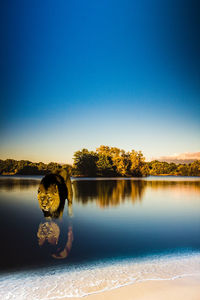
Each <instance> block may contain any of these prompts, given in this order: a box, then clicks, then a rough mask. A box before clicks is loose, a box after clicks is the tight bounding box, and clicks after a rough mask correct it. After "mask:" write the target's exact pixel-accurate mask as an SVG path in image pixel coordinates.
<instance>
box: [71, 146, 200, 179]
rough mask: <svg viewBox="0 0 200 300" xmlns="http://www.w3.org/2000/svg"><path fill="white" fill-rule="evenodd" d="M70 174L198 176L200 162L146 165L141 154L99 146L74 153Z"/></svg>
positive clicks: (152, 162) (149, 163)
mask: <svg viewBox="0 0 200 300" xmlns="http://www.w3.org/2000/svg"><path fill="white" fill-rule="evenodd" d="M73 173H74V174H75V175H79V176H89V177H92V176H100V177H104V176H105V177H107V176H108V177H111V176H120V177H143V176H149V175H180V176H200V161H199V160H196V161H194V162H193V163H190V164H175V163H167V162H160V161H157V160H154V161H151V162H146V161H145V158H144V156H143V154H142V152H141V151H135V150H131V151H128V152H126V151H124V150H123V149H119V148H116V147H109V146H103V145H102V146H100V147H99V148H97V149H96V151H89V150H88V149H82V150H80V151H77V152H75V153H74V165H73Z"/></svg>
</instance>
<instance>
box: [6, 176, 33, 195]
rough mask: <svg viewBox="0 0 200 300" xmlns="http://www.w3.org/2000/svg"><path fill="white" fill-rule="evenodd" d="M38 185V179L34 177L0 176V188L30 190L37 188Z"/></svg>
mask: <svg viewBox="0 0 200 300" xmlns="http://www.w3.org/2000/svg"><path fill="white" fill-rule="evenodd" d="M37 185H38V180H34V179H21V178H20V179H15V178H8V179H6V178H2V179H1V178H0V190H6V191H8V192H9V191H17V190H20V191H22V190H28V189H30V188H35V187H36V186H37Z"/></svg>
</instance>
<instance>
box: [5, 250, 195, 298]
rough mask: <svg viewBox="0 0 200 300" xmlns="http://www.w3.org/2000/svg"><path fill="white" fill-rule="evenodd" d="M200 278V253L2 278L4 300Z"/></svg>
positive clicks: (20, 274)
mask: <svg viewBox="0 0 200 300" xmlns="http://www.w3.org/2000/svg"><path fill="white" fill-rule="evenodd" d="M193 275H200V253H190V254H179V255H164V256H159V257H149V258H146V259H140V260H139V259H137V260H136V259H122V260H121V261H120V260H118V261H108V262H106V263H105V262H102V263H101V262H99V263H96V264H91V265H89V264H88V265H85V266H82V267H79V268H78V267H70V268H69V269H68V268H67V266H58V267H54V268H53V267H52V268H50V267H48V268H45V269H42V270H40V271H39V270H37V271H32V272H31V271H28V272H19V273H13V274H12V273H11V274H7V275H4V276H3V275H1V276H0V299H2V300H12V299H20V300H25V299H29V300H39V299H43V300H53V299H63V298H67V297H83V296H86V295H89V294H94V293H99V292H103V291H107V290H112V289H116V288H119V287H122V286H126V285H129V284H133V283H135V282H141V281H147V280H174V279H176V278H182V277H185V276H193Z"/></svg>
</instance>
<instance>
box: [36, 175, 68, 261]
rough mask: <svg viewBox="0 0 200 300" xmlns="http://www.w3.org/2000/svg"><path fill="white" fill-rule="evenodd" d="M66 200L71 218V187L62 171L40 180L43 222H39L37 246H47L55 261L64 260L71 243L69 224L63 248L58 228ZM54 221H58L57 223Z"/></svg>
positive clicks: (39, 195) (40, 203)
mask: <svg viewBox="0 0 200 300" xmlns="http://www.w3.org/2000/svg"><path fill="white" fill-rule="evenodd" d="M66 199H67V200H68V201H67V202H68V215H69V216H72V187H71V181H70V177H69V176H67V174H65V173H64V174H63V171H62V174H60V173H56V174H48V175H46V176H45V177H44V178H43V179H42V180H41V182H40V185H39V188H38V201H39V205H40V208H41V210H42V211H43V214H44V217H45V221H43V222H41V223H40V225H39V228H38V232H37V237H38V244H39V246H45V245H48V249H49V251H50V253H51V256H52V257H53V258H56V259H64V258H66V257H67V256H68V255H69V253H70V250H71V247H72V242H73V231H72V225H71V224H70V225H69V226H68V234H67V237H66V238H65V243H64V246H63V245H62V244H63V243H62V242H61V238H60V237H61V229H60V226H61V220H62V215H63V210H64V206H65V200H66ZM56 219H59V222H58V221H56ZM66 239H67V241H66Z"/></svg>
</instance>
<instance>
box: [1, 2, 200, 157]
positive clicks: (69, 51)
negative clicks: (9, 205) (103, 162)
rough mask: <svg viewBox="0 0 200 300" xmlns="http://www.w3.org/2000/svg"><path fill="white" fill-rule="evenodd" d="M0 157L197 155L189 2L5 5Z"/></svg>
mask: <svg viewBox="0 0 200 300" xmlns="http://www.w3.org/2000/svg"><path fill="white" fill-rule="evenodd" d="M2 12H3V16H2V21H3V26H2V28H3V35H2V45H3V47H2V50H1V63H2V64H1V65H2V68H1V70H2V71H1V83H2V92H1V101H2V104H1V108H2V109H1V112H0V118H1V141H2V142H1V157H2V158H7V157H12V158H17V159H22V158H24V159H30V160H35V161H39V160H41V161H51V160H53V161H58V162H71V161H72V156H73V152H74V151H76V150H78V149H81V148H83V147H86V148H89V149H95V148H96V147H98V146H99V145H101V144H106V145H110V146H117V147H120V148H123V149H125V150H131V149H136V150H142V151H143V152H144V154H145V155H146V156H147V158H150V157H152V156H160V155H169V154H173V153H180V152H195V151H199V149H200V134H199V132H200V118H199V115H200V38H199V36H200V21H199V12H200V5H199V4H198V1H184V0H183V1H177V0H174V1H171V0H164V1H159V0H149V1H147V0H146V1H145V0H138V1H126V0H123V1H122V0H118V1H117V0H103V1H93V0H91V1H89V0H85V1H74V0H73V1H72V0H71V1H66V0H63V1H52V0H48V1H36V0H35V1H25V0H24V1H19V0H18V1H17V0H15V1H14V0H13V1H9V2H7V1H4V4H3V9H2Z"/></svg>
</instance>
